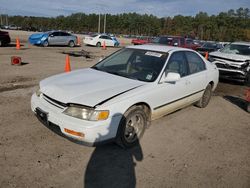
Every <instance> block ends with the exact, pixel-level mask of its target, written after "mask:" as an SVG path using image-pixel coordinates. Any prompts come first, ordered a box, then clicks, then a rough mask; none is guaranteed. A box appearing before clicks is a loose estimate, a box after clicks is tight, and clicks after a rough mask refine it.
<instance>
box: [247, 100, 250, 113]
mask: <svg viewBox="0 0 250 188" xmlns="http://www.w3.org/2000/svg"><path fill="white" fill-rule="evenodd" d="M247 112H250V102H247Z"/></svg>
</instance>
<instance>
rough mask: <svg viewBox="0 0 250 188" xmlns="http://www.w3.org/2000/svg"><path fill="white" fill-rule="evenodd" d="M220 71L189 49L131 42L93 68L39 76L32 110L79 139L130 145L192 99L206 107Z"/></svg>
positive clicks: (90, 143) (49, 122) (41, 117)
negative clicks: (147, 129) (150, 126)
mask: <svg viewBox="0 0 250 188" xmlns="http://www.w3.org/2000/svg"><path fill="white" fill-rule="evenodd" d="M218 74H219V73H218V69H217V68H216V66H215V65H214V64H213V63H211V62H209V61H207V60H206V59H205V58H204V57H202V56H201V55H200V54H198V53H197V52H195V51H193V50H190V49H183V48H176V47H172V46H162V45H137V46H130V47H125V48H123V49H121V50H119V51H116V52H115V53H114V54H112V55H110V56H108V57H107V58H105V59H103V60H102V61H100V62H99V63H97V64H96V65H94V66H93V67H91V68H85V69H82V70H77V71H72V72H70V73H63V74H59V75H55V76H52V77H49V78H47V79H45V80H42V81H41V82H40V84H39V85H40V89H39V90H38V91H37V92H35V93H34V94H33V95H32V98H31V109H32V111H33V112H34V113H35V114H36V115H37V117H38V118H39V119H40V120H41V121H42V122H43V123H44V124H46V125H51V126H53V125H54V126H56V127H58V128H59V130H60V131H61V132H62V133H63V134H64V135H66V136H68V137H72V138H74V139H77V140H80V141H81V142H82V143H85V144H88V145H96V144H98V143H101V142H107V141H108V140H109V141H111V140H113V141H116V142H117V143H118V144H119V145H121V146H123V147H132V146H134V145H136V144H137V143H138V139H139V138H141V137H142V136H143V133H144V131H145V129H146V128H147V127H148V126H149V125H150V122H151V121H152V120H154V119H157V118H160V117H162V116H164V115H165V114H168V113H171V112H174V111H176V110H178V109H181V108H183V107H185V106H187V105H191V104H193V103H194V104H195V105H196V106H198V107H201V108H204V107H206V106H207V105H208V103H209V100H210V98H211V95H212V91H213V90H214V89H215V88H216V86H217V83H218V76H219V75H218Z"/></svg>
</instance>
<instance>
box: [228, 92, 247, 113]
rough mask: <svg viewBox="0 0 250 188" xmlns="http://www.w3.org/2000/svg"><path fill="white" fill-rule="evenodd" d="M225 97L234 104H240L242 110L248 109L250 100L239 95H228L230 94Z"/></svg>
mask: <svg viewBox="0 0 250 188" xmlns="http://www.w3.org/2000/svg"><path fill="white" fill-rule="evenodd" d="M223 98H224V99H225V100H227V101H229V102H231V103H232V104H234V105H236V106H238V107H239V108H241V109H242V110H244V111H247V105H248V102H247V101H246V100H244V99H242V98H239V97H234V96H228V95H226V96H224V97H223Z"/></svg>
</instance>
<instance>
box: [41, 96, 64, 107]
mask: <svg viewBox="0 0 250 188" xmlns="http://www.w3.org/2000/svg"><path fill="white" fill-rule="evenodd" d="M43 99H44V100H46V101H47V102H48V103H50V104H52V105H54V106H56V107H58V108H61V109H63V108H65V107H67V104H65V103H63V102H60V101H57V100H55V99H52V98H51V97H49V96H47V95H45V94H43Z"/></svg>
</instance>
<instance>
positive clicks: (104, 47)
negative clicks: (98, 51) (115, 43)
mask: <svg viewBox="0 0 250 188" xmlns="http://www.w3.org/2000/svg"><path fill="white" fill-rule="evenodd" d="M102 49H103V50H106V49H107V47H106V43H105V41H103V45H102Z"/></svg>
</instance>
